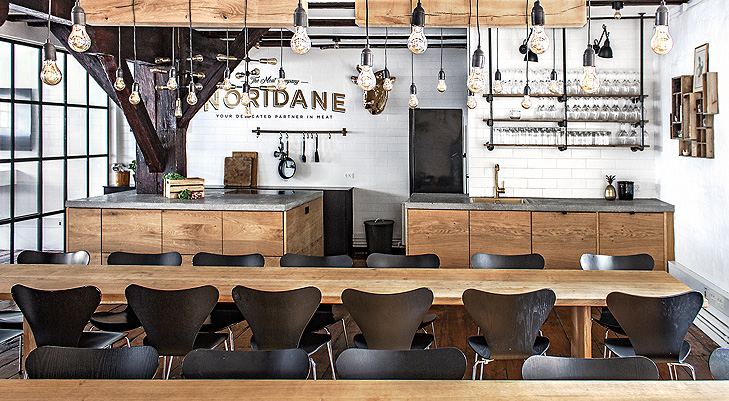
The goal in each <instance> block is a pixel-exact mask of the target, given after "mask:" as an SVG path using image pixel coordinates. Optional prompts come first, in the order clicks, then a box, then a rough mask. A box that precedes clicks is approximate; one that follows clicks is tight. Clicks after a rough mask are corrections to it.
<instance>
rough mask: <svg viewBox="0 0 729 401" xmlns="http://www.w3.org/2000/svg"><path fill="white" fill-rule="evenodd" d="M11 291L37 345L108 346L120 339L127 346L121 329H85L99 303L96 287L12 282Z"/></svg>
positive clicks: (98, 293)
mask: <svg viewBox="0 0 729 401" xmlns="http://www.w3.org/2000/svg"><path fill="white" fill-rule="evenodd" d="M10 291H11V293H12V295H13V300H14V301H15V303H16V304H18V307H19V308H20V311H21V312H22V313H23V316H25V319H26V320H27V321H28V325H29V326H30V329H31V330H32V331H33V336H34V337H35V343H36V345H37V346H39V347H42V346H44V345H56V346H61V347H79V348H107V347H111V345H112V344H114V343H115V342H117V341H119V340H122V339H126V340H127V346H129V339H127V337H126V334H124V333H117V332H109V331H84V327H86V324H87V323H88V322H89V317H91V314H92V313H94V310H96V308H97V307H98V306H99V303H101V292H100V291H99V289H98V288H96V287H93V286H85V287H77V288H71V289H67V290H54V291H47V290H37V289H34V288H30V287H26V286H24V285H21V284H15V285H14V286H13V288H12V289H11V290H10Z"/></svg>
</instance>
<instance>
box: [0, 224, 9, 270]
mask: <svg viewBox="0 0 729 401" xmlns="http://www.w3.org/2000/svg"><path fill="white" fill-rule="evenodd" d="M9 252H10V224H5V225H2V226H0V263H10V254H9Z"/></svg>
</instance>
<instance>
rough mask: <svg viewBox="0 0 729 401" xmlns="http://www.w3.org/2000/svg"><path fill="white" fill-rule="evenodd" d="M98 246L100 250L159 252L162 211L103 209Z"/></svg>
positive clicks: (109, 251) (107, 251)
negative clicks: (99, 244) (99, 245)
mask: <svg viewBox="0 0 729 401" xmlns="http://www.w3.org/2000/svg"><path fill="white" fill-rule="evenodd" d="M101 249H102V252H104V253H111V252H116V251H125V252H139V253H160V252H162V211H161V210H139V209H103V210H102V211H101Z"/></svg>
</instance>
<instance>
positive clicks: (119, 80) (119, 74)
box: [114, 27, 127, 92]
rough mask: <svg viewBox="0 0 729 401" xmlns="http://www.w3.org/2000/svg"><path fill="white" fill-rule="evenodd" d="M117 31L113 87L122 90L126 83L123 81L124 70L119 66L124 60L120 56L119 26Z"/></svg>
mask: <svg viewBox="0 0 729 401" xmlns="http://www.w3.org/2000/svg"><path fill="white" fill-rule="evenodd" d="M117 31H118V35H117V36H118V39H119V44H118V46H119V47H118V50H119V55H118V57H117V59H116V63H117V67H116V79H115V80H114V89H116V90H117V91H119V92H121V91H123V90H124V88H126V87H127V84H125V83H124V71H123V70H122V68H121V66H122V63H124V62H125V61H123V60H122V57H121V27H118V28H117Z"/></svg>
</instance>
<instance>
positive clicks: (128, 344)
mask: <svg viewBox="0 0 729 401" xmlns="http://www.w3.org/2000/svg"><path fill="white" fill-rule="evenodd" d="M124 339H125V340H127V348H131V347H132V344H131V343H130V342H129V337H128V336H127V337H124Z"/></svg>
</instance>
